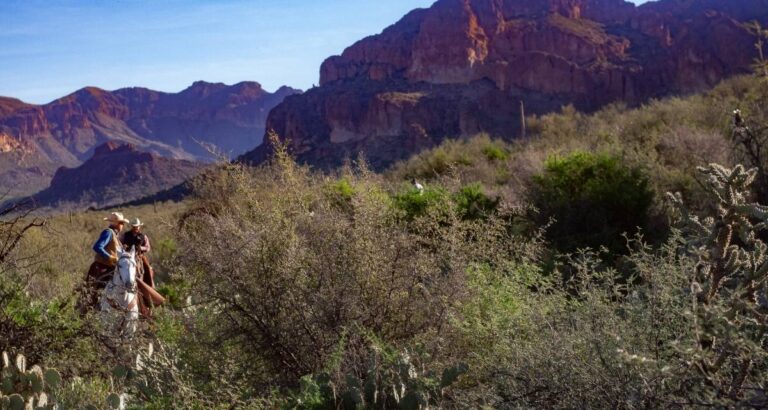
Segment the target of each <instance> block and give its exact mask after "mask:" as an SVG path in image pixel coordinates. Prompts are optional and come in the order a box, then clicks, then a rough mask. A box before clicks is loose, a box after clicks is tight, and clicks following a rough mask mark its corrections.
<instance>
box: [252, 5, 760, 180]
mask: <svg viewBox="0 0 768 410" xmlns="http://www.w3.org/2000/svg"><path fill="white" fill-rule="evenodd" d="M753 19H758V20H763V21H768V0H693V1H691V0H661V1H658V2H650V3H647V4H645V5H643V6H640V7H636V6H634V5H633V4H632V3H629V2H626V1H624V0H541V1H532V0H439V1H437V2H436V3H435V4H434V5H433V6H432V7H431V8H429V9H422V10H415V11H413V12H411V13H409V14H408V15H407V16H405V17H404V18H403V19H402V20H401V21H399V22H398V23H396V24H395V25H393V26H391V27H389V28H387V29H386V30H384V32H382V33H381V34H380V35H377V36H371V37H368V38H366V39H363V40H361V41H359V42H357V43H355V44H354V45H352V46H351V47H349V48H348V49H346V50H345V51H344V53H343V54H342V55H341V56H335V57H331V58H329V59H328V60H326V61H325V62H324V63H323V65H322V67H321V69H320V84H321V86H320V87H319V88H316V89H313V90H311V91H309V92H307V93H306V94H304V95H302V96H297V97H292V98H288V99H286V101H285V102H284V103H283V104H281V105H280V106H278V107H276V108H275V109H274V110H273V113H272V115H270V118H269V119H268V125H267V126H268V127H271V128H274V129H275V130H276V131H277V132H278V133H279V134H280V135H281V136H282V137H285V138H288V139H289V140H291V141H292V143H293V144H294V145H295V147H294V148H295V151H296V152H297V154H298V155H299V158H300V159H301V160H303V161H306V162H310V163H314V164H318V165H322V166H334V165H337V164H339V163H341V161H342V160H343V157H344V156H345V155H349V154H350V153H353V152H354V153H355V155H356V152H355V151H364V152H365V153H366V154H367V155H368V156H369V157H371V158H376V159H377V160H376V161H374V162H376V163H378V164H379V165H380V166H386V165H387V164H389V163H391V162H392V161H394V160H398V159H401V158H402V157H403V156H407V155H408V154H410V152H406V151H407V150H402V149H392V148H390V147H389V145H388V144H390V143H393V144H398V145H399V146H401V147H402V146H417V147H420V146H422V145H426V146H429V145H430V144H431V143H436V142H439V141H440V140H441V139H443V138H447V137H461V136H466V135H471V134H472V133H475V132H478V131H485V132H492V133H494V134H495V135H497V136H500V137H505V138H514V137H515V136H516V135H517V133H518V130H519V124H518V119H519V114H520V113H519V111H518V110H519V108H518V107H519V106H520V101H521V100H522V101H524V102H525V104H526V108H527V113H529V114H530V113H534V114H541V113H545V112H549V111H552V110H557V109H559V108H560V107H561V106H563V105H566V104H573V105H575V106H576V107H577V108H579V109H582V110H586V111H589V110H595V109H597V108H599V107H601V106H603V105H605V104H607V103H610V102H614V101H625V102H627V103H629V104H638V103H641V102H643V101H646V100H648V99H649V98H655V97H661V96H665V95H670V94H678V93H690V92H696V91H701V90H704V89H707V88H709V87H711V86H713V85H715V84H716V83H718V82H719V81H721V80H722V79H724V78H727V77H729V76H732V75H735V74H739V73H745V72H748V71H749V66H750V64H751V62H752V59H753V57H754V55H755V49H754V47H753V43H754V39H753V38H752V36H751V35H750V34H749V33H748V32H747V30H746V29H745V28H744V27H743V26H742V24H741V23H742V22H743V21H748V20H753ZM393 93H394V94H393ZM416 112H419V113H422V114H419V115H416V114H415V113H416ZM438 115H453V116H455V117H453V118H442V119H440V120H439V121H438V120H437V119H436V118H435V117H436V116H438ZM438 124H439V125H438ZM414 130H423V132H421V131H419V132H416V131H414ZM411 138H417V139H418V138H421V139H420V140H418V141H423V140H424V139H425V138H426V139H427V140H430V141H432V142H431V143H423V144H422V143H421V142H417V140H412V139H411ZM269 150H270V148H269V147H268V146H264V147H259V148H257V150H255V151H254V152H252V153H249V154H246V155H245V156H244V159H245V160H248V161H255V162H258V161H259V160H261V159H263V158H264V157H266V156H267V155H268V152H269ZM398 155H399V156H398Z"/></svg>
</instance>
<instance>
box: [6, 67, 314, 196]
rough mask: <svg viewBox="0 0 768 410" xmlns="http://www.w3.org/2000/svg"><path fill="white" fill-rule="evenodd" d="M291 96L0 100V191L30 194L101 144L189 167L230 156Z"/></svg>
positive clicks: (193, 91)
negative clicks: (125, 147) (119, 144)
mask: <svg viewBox="0 0 768 410" xmlns="http://www.w3.org/2000/svg"><path fill="white" fill-rule="evenodd" d="M297 93H300V91H299V90H295V89H293V88H290V87H282V88H280V89H278V90H277V91H276V92H274V93H270V92H267V91H265V90H264V89H263V88H262V87H261V85H260V84H259V83H256V82H242V83H239V84H235V85H232V86H227V85H224V84H220V83H216V84H214V83H206V82H203V81H199V82H196V83H194V84H192V86H190V87H189V88H187V89H186V90H184V91H181V92H179V93H175V94H174V93H164V92H159V91H153V90H149V89H146V88H124V89H120V90H116V91H111V92H110V91H105V90H102V89H99V88H94V87H87V88H83V89H81V90H79V91H77V92H75V93H73V94H71V95H68V96H66V97H63V98H60V99H58V100H55V101H53V102H51V103H49V104H45V105H32V104H26V103H24V102H22V101H19V100H17V99H13V98H4V97H0V190H2V191H3V193H5V192H6V191H9V190H10V194H11V196H18V195H24V194H32V193H35V192H37V191H39V190H41V189H43V188H45V187H46V186H48V183H49V182H50V181H51V178H52V177H53V175H54V173H55V172H56V170H57V169H58V168H59V167H61V166H66V167H77V166H78V165H80V164H82V163H83V162H84V161H85V160H86V159H88V158H89V157H91V156H92V155H93V154H94V150H95V148H96V147H97V146H99V145H101V144H104V143H105V142H108V141H114V142H122V143H128V144H131V145H132V146H134V147H136V148H138V149H140V150H143V151H147V152H151V153H154V154H157V155H159V156H163V157H168V158H173V159H185V160H190V161H208V160H211V159H212V158H213V155H212V154H211V152H218V153H221V154H223V155H227V156H236V155H239V154H241V153H243V152H245V151H247V150H249V149H252V148H253V147H254V146H256V145H259V144H260V143H261V140H262V137H263V135H264V133H265V129H264V124H265V122H266V118H267V114H268V113H269V111H270V110H271V109H272V108H273V107H274V106H276V105H277V104H279V103H280V102H282V101H283V99H284V98H285V97H286V96H289V95H294V94H297Z"/></svg>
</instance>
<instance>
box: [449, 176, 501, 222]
mask: <svg viewBox="0 0 768 410" xmlns="http://www.w3.org/2000/svg"><path fill="white" fill-rule="evenodd" d="M454 201H456V207H457V210H458V213H459V215H461V217H462V218H464V219H467V220H475V219H482V218H485V217H487V216H488V215H490V214H491V213H492V212H494V211H495V210H496V208H497V207H498V206H499V201H500V199H499V198H491V197H489V196H487V195H486V194H485V193H484V192H483V187H482V186H481V185H480V184H472V185H467V186H465V187H463V188H461V189H460V190H459V192H458V193H456V195H455V196H454Z"/></svg>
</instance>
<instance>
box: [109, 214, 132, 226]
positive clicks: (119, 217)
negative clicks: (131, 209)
mask: <svg viewBox="0 0 768 410" xmlns="http://www.w3.org/2000/svg"><path fill="white" fill-rule="evenodd" d="M104 220H105V221H107V222H110V223H118V222H122V223H124V224H127V223H128V220H127V219H125V217H124V216H123V214H121V213H120V212H112V213H111V214H109V216H108V217H106V218H104Z"/></svg>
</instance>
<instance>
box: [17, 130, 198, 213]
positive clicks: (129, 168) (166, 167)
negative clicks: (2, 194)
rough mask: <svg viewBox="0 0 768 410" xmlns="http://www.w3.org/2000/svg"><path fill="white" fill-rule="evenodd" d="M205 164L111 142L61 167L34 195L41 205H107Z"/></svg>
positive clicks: (169, 183)
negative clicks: (81, 160)
mask: <svg viewBox="0 0 768 410" xmlns="http://www.w3.org/2000/svg"><path fill="white" fill-rule="evenodd" d="M202 168H203V164H201V163H198V162H192V161H187V160H179V159H172V158H165V157H161V156H158V155H157V154H154V153H150V152H142V151H139V150H137V149H136V147H135V146H133V145H130V144H121V143H116V142H108V143H106V144H103V145H100V146H98V147H96V148H95V150H94V152H93V156H92V157H91V158H90V159H88V160H87V161H85V162H84V163H83V164H82V165H80V166H78V167H76V168H67V167H61V168H59V169H58V170H57V171H56V174H55V175H54V177H53V179H52V180H51V185H50V187H48V188H47V189H45V190H43V191H41V192H39V193H38V194H36V195H34V196H33V197H32V199H33V200H34V203H35V204H36V205H37V206H39V207H42V208H45V207H54V208H56V209H59V210H61V209H85V208H88V207H96V208H100V207H107V206H112V205H117V204H121V203H125V202H128V201H132V200H135V199H138V198H143V197H146V196H150V195H153V194H155V193H157V192H160V191H163V190H165V189H168V188H171V187H173V186H176V185H178V184H180V183H182V182H183V181H185V180H187V179H189V178H192V177H194V176H195V175H197V174H198V173H199V172H200V171H201V170H202Z"/></svg>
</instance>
